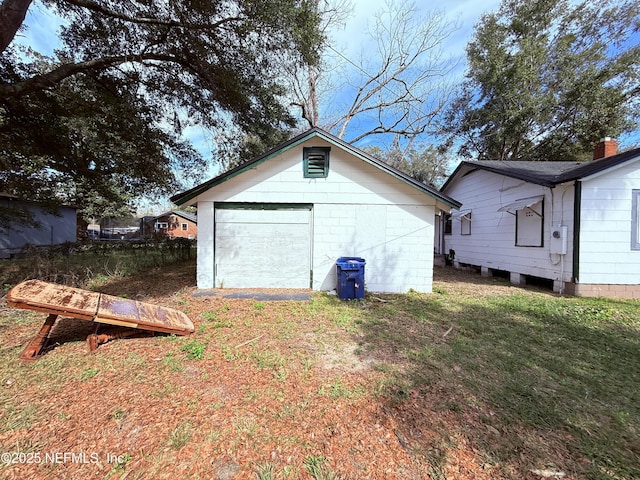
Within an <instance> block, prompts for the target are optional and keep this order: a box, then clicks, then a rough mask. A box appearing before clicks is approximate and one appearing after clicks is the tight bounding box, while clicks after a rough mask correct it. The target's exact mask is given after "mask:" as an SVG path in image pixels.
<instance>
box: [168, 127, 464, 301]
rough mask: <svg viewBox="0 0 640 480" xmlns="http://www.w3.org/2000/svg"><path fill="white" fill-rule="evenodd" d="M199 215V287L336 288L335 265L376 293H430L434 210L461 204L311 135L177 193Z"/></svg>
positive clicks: (316, 131) (351, 150)
mask: <svg viewBox="0 0 640 480" xmlns="http://www.w3.org/2000/svg"><path fill="white" fill-rule="evenodd" d="M171 200H172V201H173V202H174V203H176V204H177V205H197V207H198V224H199V225H198V226H199V237H198V261H197V265H198V266H197V283H198V287H199V288H214V287H238V288H312V289H314V290H333V289H335V288H336V266H335V262H336V260H337V259H338V258H339V257H342V256H347V257H361V258H364V259H365V261H366V266H365V275H364V276H365V285H366V288H367V290H368V291H372V292H406V291H407V290H409V289H411V288H413V289H415V290H417V291H421V292H430V291H431V284H432V277H433V253H432V252H433V235H434V223H435V216H436V213H437V211H439V210H441V209H442V210H446V211H447V212H448V211H450V210H451V208H457V207H458V206H459V204H458V202H456V201H455V200H453V199H451V198H449V197H447V196H446V195H444V194H442V193H440V192H438V191H437V190H435V189H433V188H431V187H429V186H427V185H425V184H423V183H420V182H418V181H416V180H414V179H412V178H411V177H409V176H407V175H405V174H403V173H401V172H399V171H398V170H396V169H394V168H391V167H389V166H388V165H387V164H385V163H383V162H381V161H379V160H377V159H375V158H373V157H371V156H369V155H367V154H366V153H364V152H362V151H360V150H358V149H357V148H355V147H353V146H351V145H349V144H348V143H346V142H344V141H342V140H340V139H338V138H336V137H334V136H332V135H330V134H329V133H327V132H324V131H322V130H320V129H317V128H314V129H311V130H309V131H307V132H305V133H303V134H301V135H298V136H297V137H295V138H293V139H291V140H289V141H287V142H285V143H283V144H281V145H279V146H278V147H276V148H274V149H273V150H271V151H269V152H267V153H265V154H264V155H262V156H260V157H258V158H256V159H253V160H251V161H248V162H246V163H244V164H242V165H239V166H238V167H236V168H234V169H232V170H230V171H228V172H226V173H224V174H222V175H220V176H218V177H216V178H213V179H212V180H209V181H208V182H205V183H203V184H201V185H199V186H197V187H195V188H193V189H191V190H188V191H186V192H183V193H180V194H178V195H175V196H174V197H172V198H171Z"/></svg>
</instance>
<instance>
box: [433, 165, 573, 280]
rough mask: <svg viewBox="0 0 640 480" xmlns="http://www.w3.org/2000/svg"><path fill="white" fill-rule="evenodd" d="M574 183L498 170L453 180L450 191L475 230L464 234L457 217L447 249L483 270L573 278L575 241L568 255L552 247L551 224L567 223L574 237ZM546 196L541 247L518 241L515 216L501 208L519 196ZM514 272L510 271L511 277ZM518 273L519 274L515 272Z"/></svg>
mask: <svg viewBox="0 0 640 480" xmlns="http://www.w3.org/2000/svg"><path fill="white" fill-rule="evenodd" d="M573 190H574V187H573V184H572V183H568V184H563V185H558V186H556V187H555V188H553V189H551V188H548V187H543V186H541V185H536V184H532V183H528V182H525V181H522V180H519V179H514V178H510V177H506V176H503V175H499V174H496V173H492V172H488V171H484V170H476V171H473V172H471V173H470V174H468V175H466V176H464V177H462V178H461V179H459V180H458V181H457V182H455V183H453V184H451V185H450V186H449V188H447V190H446V194H447V195H449V196H451V197H453V198H455V199H456V200H458V201H460V202H462V207H461V208H460V211H461V212H464V211H466V210H471V234H470V235H461V222H460V220H456V219H453V224H452V234H451V235H446V236H445V252H448V251H449V249H453V250H454V251H455V261H456V262H457V263H459V264H466V265H471V266H475V267H481V268H483V269H493V270H501V271H507V272H511V273H515V274H520V275H530V276H534V277H540V278H546V279H550V280H554V281H556V282H558V284H560V283H562V282H570V281H571V280H572V261H571V259H572V254H573V245H572V243H571V241H569V242H568V245H567V247H568V250H567V254H566V255H563V256H561V255H557V254H551V253H550V251H549V247H550V242H549V238H550V235H551V231H552V227H553V226H557V225H559V224H563V225H566V226H567V227H568V238H569V239H571V238H572V237H573V215H574V214H573V197H574V194H573ZM538 195H543V196H544V220H543V232H542V246H536V247H520V246H516V245H515V243H516V217H515V216H514V215H512V214H511V213H508V212H499V211H498V210H499V209H500V208H501V207H504V206H505V205H508V204H510V203H512V202H515V201H516V200H520V199H523V198H528V197H534V196H538ZM513 278H514V277H513V276H512V279H513ZM516 278H517V277H516Z"/></svg>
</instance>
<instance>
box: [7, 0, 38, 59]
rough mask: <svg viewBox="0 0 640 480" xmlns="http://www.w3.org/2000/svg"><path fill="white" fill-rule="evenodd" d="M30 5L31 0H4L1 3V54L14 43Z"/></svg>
mask: <svg viewBox="0 0 640 480" xmlns="http://www.w3.org/2000/svg"><path fill="white" fill-rule="evenodd" d="M30 5H31V0H3V1H2V3H0V53H2V52H4V51H5V50H6V49H7V47H8V46H9V44H10V43H11V42H12V41H13V39H14V37H15V36H16V33H17V32H18V29H19V28H20V26H21V25H22V23H23V22H24V18H25V17H26V16H27V10H29V6H30Z"/></svg>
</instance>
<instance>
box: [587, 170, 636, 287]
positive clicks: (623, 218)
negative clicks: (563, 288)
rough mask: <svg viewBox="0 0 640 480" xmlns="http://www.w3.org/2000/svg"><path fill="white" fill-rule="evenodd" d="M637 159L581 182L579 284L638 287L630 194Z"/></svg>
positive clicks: (634, 178)
mask: <svg viewBox="0 0 640 480" xmlns="http://www.w3.org/2000/svg"><path fill="white" fill-rule="evenodd" d="M639 167H640V159H638V160H636V161H634V162H630V163H628V164H625V165H624V166H623V167H621V168H617V169H612V170H611V171H606V172H604V173H602V174H600V175H594V176H593V177H590V178H586V179H584V180H583V181H582V193H581V198H582V201H581V210H580V266H579V278H578V282H579V283H580V284H592V285H597V284H608V285H638V284H640V251H638V250H633V249H632V248H631V224H632V221H631V212H632V191H633V190H634V189H639V188H640V168H639Z"/></svg>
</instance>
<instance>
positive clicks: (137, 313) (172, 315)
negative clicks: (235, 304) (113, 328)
mask: <svg viewBox="0 0 640 480" xmlns="http://www.w3.org/2000/svg"><path fill="white" fill-rule="evenodd" d="M95 321H96V322H100V323H107V324H110V325H122V326H132V327H134V328H139V329H142V330H152V331H155V332H164V333H175V334H179V335H184V334H186V333H191V332H193V331H194V327H193V323H191V320H189V317H187V316H186V315H185V314H184V313H182V312H179V311H178V310H174V309H172V308H167V307H161V306H158V305H152V304H150V303H143V302H137V301H135V300H130V299H127V298H119V297H114V296H111V295H102V296H101V297H100V305H99V306H98V314H97V316H96V318H95Z"/></svg>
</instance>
